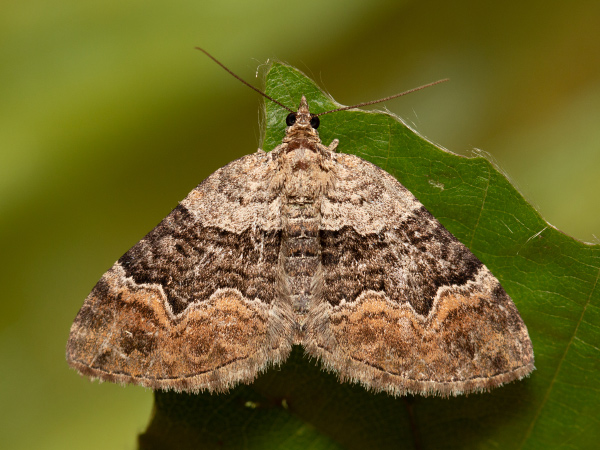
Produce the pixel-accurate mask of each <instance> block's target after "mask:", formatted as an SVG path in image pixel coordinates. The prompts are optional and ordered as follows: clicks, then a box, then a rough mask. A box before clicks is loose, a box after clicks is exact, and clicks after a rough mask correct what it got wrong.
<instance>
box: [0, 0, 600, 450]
mask: <svg viewBox="0 0 600 450" xmlns="http://www.w3.org/2000/svg"><path fill="white" fill-rule="evenodd" d="M486 3H487V2H486ZM0 11H1V14H0V24H1V25H0V255H1V256H2V258H1V263H0V264H1V271H0V276H1V277H2V279H1V282H2V287H3V289H2V300H1V302H2V312H1V316H0V324H1V328H0V374H1V375H0V377H1V378H0V405H1V406H0V423H2V426H1V427H0V430H1V431H0V439H1V441H0V442H2V446H3V448H10V449H31V448H40V449H41V448H44V449H53V448H56V449H58V448H60V449H65V448H86V449H87V448H90V449H93V448H98V449H104V448H122V449H127V448H134V447H135V442H136V435H137V434H138V433H139V432H141V431H143V430H144V428H145V426H146V424H147V422H148V419H149V417H150V413H151V407H152V394H151V392H150V391H147V390H144V389H142V388H139V387H128V388H122V387H119V386H115V385H111V384H104V385H101V386H100V385H98V384H97V383H94V384H92V383H90V382H89V381H87V380H86V379H83V378H81V377H79V376H78V375H77V374H76V373H75V372H74V371H71V370H69V369H68V367H67V364H66V362H65V360H64V348H65V343H66V340H67V335H68V331H69V327H70V325H71V321H72V320H73V318H74V317H75V314H76V313H77V311H78V309H79V308H80V306H81V304H82V303H83V300H84V298H85V297H86V295H87V294H88V293H89V291H90V290H91V288H92V287H93V285H94V284H95V283H96V281H97V280H98V279H99V278H100V276H101V275H102V273H103V272H104V271H105V270H106V269H108V268H109V267H110V266H111V265H112V263H113V262H114V261H115V260H116V259H117V258H119V257H120V256H121V255H122V254H123V253H124V252H125V251H126V250H127V249H128V248H129V247H130V246H132V245H133V244H135V243H136V242H137V241H138V240H139V239H140V238H141V237H143V236H144V234H145V233H147V232H148V231H149V230H150V229H151V228H152V227H153V226H154V225H156V224H157V223H158V222H159V221H160V220H161V219H162V218H163V217H164V216H165V215H166V214H168V213H169V212H170V211H171V209H172V208H173V207H175V206H176V204H177V202H178V201H179V200H181V199H182V198H183V197H185V195H186V194H187V193H188V192H189V191H190V190H191V189H192V188H194V187H195V186H196V184H198V183H199V182H200V181H201V180H202V179H204V178H205V177H206V176H207V175H208V174H210V173H211V172H213V171H214V170H216V169H217V168H218V167H220V166H222V165H224V164H225V163H227V162H229V161H231V160H232V159H234V158H237V157H240V156H242V155H244V154H247V153H250V152H253V151H255V150H256V148H257V147H258V145H259V141H260V116H261V115H260V111H261V99H260V98H259V96H258V95H257V94H255V93H253V92H252V91H250V90H249V89H247V88H245V87H244V86H243V85H241V84H240V83H238V82H237V81H235V80H234V79H233V78H231V77H230V76H229V75H227V74H226V73H225V72H224V71H223V70H222V69H220V68H219V67H218V66H216V65H215V64H214V63H213V62H211V61H210V60H209V59H208V58H206V57H205V56H204V55H202V54H201V53H200V52H198V51H196V50H194V49H193V47H194V46H196V45H200V46H203V47H204V48H206V49H207V50H209V51H211V52H212V53H213V54H214V55H215V56H217V57H218V58H219V59H221V60H222V61H223V62H224V63H225V64H227V65H228V66H229V67H230V68H231V69H232V70H234V71H235V72H237V73H238V74H239V75H241V76H242V77H244V78H245V79H247V80H248V81H250V82H252V83H254V84H256V85H258V86H261V83H262V75H261V74H262V72H261V71H260V70H259V72H258V73H259V75H258V78H256V73H257V68H259V69H260V68H261V67H263V66H262V65H263V64H264V63H265V62H266V61H267V60H268V59H269V58H271V59H273V58H275V59H279V60H282V61H285V62H288V63H290V64H292V65H294V66H296V67H298V68H299V69H301V70H303V71H304V72H305V73H307V74H308V75H309V76H311V77H313V78H314V79H315V80H316V81H317V82H318V83H319V84H320V85H321V86H322V87H323V88H324V89H325V90H327V91H328V92H329V93H330V94H331V95H333V97H334V98H335V99H336V100H337V101H339V102H341V103H344V104H353V103H358V102H362V101H367V100H372V99H375V98H379V97H383V96H387V95H390V94H393V93H396V92H399V91H402V90H405V89H409V88H412V87H414V86H417V85H420V84H423V83H426V82H429V81H433V80H436V79H439V78H444V77H449V78H451V82H450V83H446V84H443V85H441V86H437V87H434V88H431V89H429V90H426V91H422V92H419V93H417V94H413V95H411V96H409V97H404V98H402V99H399V100H395V101H392V102H389V103H387V104H386V105H385V106H386V107H387V108H388V109H389V110H390V111H392V112H394V113H396V114H398V115H400V116H401V117H403V118H404V119H405V120H406V121H407V122H408V123H410V124H412V126H413V127H414V128H415V129H416V130H417V131H419V132H420V133H421V134H423V135H424V136H426V137H427V138H429V139H430V140H432V141H433V142H435V143H437V144H440V145H441V146H443V147H445V148H447V149H449V150H452V151H454V152H456V153H460V154H464V155H472V154H473V151H474V150H473V149H474V148H478V149H482V150H483V151H484V152H486V153H487V154H489V155H490V157H491V158H492V160H493V161H495V162H496V164H498V166H499V167H500V168H501V170H503V171H504V172H505V173H506V174H507V176H508V177H509V178H510V179H511V180H512V181H513V182H514V183H515V184H516V186H517V187H518V188H519V189H520V191H521V192H522V193H523V194H524V195H525V197H526V198H527V199H529V200H530V201H531V202H532V203H533V205H535V206H536V207H537V208H538V210H539V211H540V212H541V214H542V215H543V216H544V217H545V218H546V219H547V220H548V221H549V222H550V223H552V224H553V225H555V226H556V227H558V228H559V229H561V230H563V231H564V232H566V233H567V234H569V235H572V236H574V237H576V238H578V239H581V240H584V241H593V242H598V239H597V237H596V236H598V233H599V232H600V214H599V210H600V200H599V198H600V196H599V195H598V193H599V192H600V125H599V124H600V2H596V1H587V2H583V1H575V2H548V1H544V2H542V1H532V2H516V1H510V2H496V3H490V4H484V2H478V1H464V2H447V1H420V2H410V1H405V2H402V1H397V2H392V1H385V2H384V1H374V0H371V1H369V2H365V1H354V0H345V1H329V2H324V1H314V0H305V1H303V2H287V3H286V2H282V1H254V2H246V1H231V0H230V1H220V2H199V1H195V2H194V1H185V0H175V1H171V2H158V1H155V0H150V1H144V2H142V1H134V0H120V1H118V2H117V1H111V0H107V1H104V2H102V3H100V2H81V1H73V0H70V1H68V0H57V1H54V2H46V1H39V0H38V1H34V0H25V1H20V2H17V1H15V0H8V1H4V2H3V3H2V6H1V7H0Z"/></svg>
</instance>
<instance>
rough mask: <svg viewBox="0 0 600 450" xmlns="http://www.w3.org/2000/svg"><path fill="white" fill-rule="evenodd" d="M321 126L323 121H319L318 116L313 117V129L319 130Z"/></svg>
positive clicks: (311, 122)
mask: <svg viewBox="0 0 600 450" xmlns="http://www.w3.org/2000/svg"><path fill="white" fill-rule="evenodd" d="M320 124H321V121H320V120H319V118H318V117H317V116H312V117H311V118H310V126H311V127H313V129H315V130H316V129H317V128H319V125H320Z"/></svg>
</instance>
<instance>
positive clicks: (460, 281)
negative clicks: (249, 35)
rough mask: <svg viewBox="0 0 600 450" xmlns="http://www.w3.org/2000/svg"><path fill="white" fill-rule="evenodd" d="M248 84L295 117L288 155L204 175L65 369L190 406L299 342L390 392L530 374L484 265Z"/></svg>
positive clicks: (527, 353)
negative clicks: (185, 398) (187, 396)
mask: <svg viewBox="0 0 600 450" xmlns="http://www.w3.org/2000/svg"><path fill="white" fill-rule="evenodd" d="M203 51H204V50H203ZM205 53H206V52H205ZM207 54H208V53H207ZM208 56H210V55H208ZM210 57H211V58H213V57H212V56H210ZM213 59H214V58H213ZM215 61H216V60H215ZM217 63H218V64H220V65H221V66H223V65H222V64H221V63H219V62H218V61H217ZM223 67H224V66H223ZM225 69H226V70H228V71H229V69H227V68H225ZM229 72H230V73H231V71H229ZM233 75H234V76H235V77H236V78H238V79H239V77H237V75H235V74H233ZM241 81H242V82H244V83H245V84H247V85H249V84H248V83H246V82H245V81H243V80H241ZM249 86H250V87H252V88H253V89H255V90H257V91H258V92H260V93H261V94H262V95H264V96H265V97H267V98H269V99H270V100H272V101H274V102H276V103H278V104H279V105H281V106H282V107H284V108H286V109H288V110H290V114H289V115H288V116H287V119H286V123H287V129H286V132H285V136H284V137H283V140H282V142H281V144H280V145H279V146H278V147H277V148H275V149H274V150H273V151H271V152H269V153H265V152H263V151H262V150H260V149H259V150H258V151H257V152H256V153H253V154H250V155H247V156H244V157H242V158H240V159H238V160H236V161H233V162H231V163H229V164H228V165H226V166H225V167H222V168H221V169H219V170H217V171H216V172H215V173H213V174H212V175H210V176H209V177H208V178H207V179H205V180H204V181H203V182H202V183H200V184H199V185H198V186H197V187H196V188H195V189H194V190H193V191H192V192H190V193H189V195H188V196H187V197H186V198H185V199H184V200H183V201H182V202H180V204H179V205H178V206H177V207H176V208H175V209H174V210H173V211H172V212H171V213H170V214H169V215H168V216H167V217H166V218H165V219H164V220H163V221H162V222H161V223H160V224H159V225H158V226H156V228H154V229H153V230H152V231H151V232H150V233H148V234H147V235H146V236H145V237H144V238H143V239H142V240H141V241H139V242H138V243H137V244H136V245H135V246H134V247H133V248H131V249H130V250H129V251H128V252H127V253H125V255H123V256H122V257H121V258H120V259H119V260H118V261H117V262H116V263H115V264H114V265H113V266H112V267H111V268H110V270H108V272H106V273H105V274H104V275H103V276H102V278H101V279H100V281H99V282H98V283H97V284H96V286H95V287H94V289H93V290H92V292H91V293H90V294H89V296H88V297H87V298H86V300H85V303H84V304H83V307H82V308H81V310H80V311H79V314H78V315H77V317H76V319H75V321H74V323H73V325H72V327H71V332H70V336H69V340H68V344H67V360H68V362H69V364H70V365H71V366H72V367H73V368H75V369H77V370H78V371H79V372H80V373H81V374H84V375H87V376H89V377H91V378H93V379H95V378H98V379H100V380H106V381H112V382H117V383H132V384H138V385H142V386H146V387H150V388H152V389H165V390H168V389H173V390H176V391H185V392H199V391H204V390H207V391H210V392H224V391H227V390H228V389H230V388H231V387H232V386H234V385H235V384H237V383H250V382H252V380H254V378H255V377H256V376H257V375H258V374H259V373H260V372H261V371H264V370H266V368H267V367H268V366H269V365H273V364H275V365H276V364H280V363H282V362H283V361H285V360H286V358H287V357H288V355H289V353H290V351H291V349H292V346H294V345H301V346H303V347H304V349H305V352H306V353H307V354H308V355H310V356H312V357H316V358H318V359H320V360H321V362H322V363H323V365H324V367H325V368H326V369H327V370H331V371H335V372H337V374H338V375H339V377H340V379H341V380H342V381H352V382H359V383H361V384H362V385H364V386H365V387H366V388H369V389H372V390H375V391H385V392H387V393H389V394H392V395H404V394H407V393H411V394H421V395H425V396H426V395H441V396H450V395H458V394H462V393H471V392H480V391H487V390H489V389H491V388H494V387H496V386H500V385H502V384H504V383H507V382H510V381H513V380H517V379H520V378H522V377H524V376H526V375H528V374H529V373H530V372H531V371H532V370H533V369H534V359H533V350H532V346H531V341H530V338H529V335H528V332H527V328H526V326H525V324H524V323H523V320H522V319H521V317H520V315H519V312H518V311H517V308H516V307H515V305H514V303H513V302H512V300H511V299H510V297H509V296H508V295H507V293H506V292H505V290H504V289H503V288H502V286H501V285H500V283H499V282H498V280H497V279H496V278H495V277H494V276H493V275H492V273H491V272H490V271H489V270H488V269H487V268H486V266H485V265H484V264H483V263H482V262H481V261H480V260H479V259H477V257H475V256H474V255H473V254H472V253H471V252H470V251H469V249H467V248H466V247H465V246H464V245H463V244H462V243H461V242H459V241H458V240H457V239H456V238H455V237H454V236H453V235H452V234H450V232H448V231H447V230H446V229H445V228H444V227H443V226H442V225H441V224H440V223H439V222H438V221H437V220H436V219H435V218H434V217H433V216H432V215H431V214H430V213H429V211H427V209H426V208H425V207H424V206H423V205H422V204H421V203H420V202H419V201H418V200H417V199H416V198H415V197H414V196H413V195H412V194H411V193H410V192H409V191H408V190H407V189H406V188H405V187H404V186H402V185H401V184H400V183H399V182H398V181H397V180H396V179H395V178H394V177H393V176H391V175H390V174H388V173H387V172H385V171H384V170H382V169H380V168H379V167H377V166H375V165H374V164H371V163H370V162H367V161H365V160H363V159H361V158H359V157H357V156H354V155H349V154H343V153H338V152H336V147H337V145H338V140H337V139H336V140H334V141H333V142H331V144H330V145H329V146H325V145H323V144H322V143H321V140H320V139H319V134H318V132H317V128H318V126H319V116H320V115H322V114H325V113H321V114H319V115H315V114H311V112H310V109H309V105H308V103H307V100H306V98H304V97H302V100H301V102H300V105H299V107H298V109H297V110H295V111H294V110H291V109H289V108H287V107H286V106H285V105H282V104H281V103H279V102H277V101H276V100H274V99H272V98H270V97H268V96H267V95H266V94H264V93H262V92H261V91H259V90H258V89H256V88H254V87H253V86H251V85H249ZM398 95H402V94H398ZM398 95H397V96H398ZM393 97H395V96H393ZM393 97H390V98H393ZM383 100H386V99H383ZM371 103H376V102H369V103H368V104H371ZM363 105H364V104H361V105H357V106H363ZM349 108H350V107H348V108H342V109H349ZM329 112H332V111H328V112H326V113H329Z"/></svg>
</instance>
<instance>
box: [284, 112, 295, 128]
mask: <svg viewBox="0 0 600 450" xmlns="http://www.w3.org/2000/svg"><path fill="white" fill-rule="evenodd" d="M285 123H286V124H287V126H288V127H291V126H292V125H294V124H295V123H296V113H289V114H288V115H287V117H286V118H285Z"/></svg>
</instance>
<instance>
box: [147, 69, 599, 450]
mask: <svg viewBox="0 0 600 450" xmlns="http://www.w3.org/2000/svg"><path fill="white" fill-rule="evenodd" d="M267 93H268V94H269V95H271V96H272V97H274V98H276V99H277V100H279V101H281V102H282V103H284V104H286V105H289V106H290V107H292V108H295V107H296V106H297V105H298V103H299V101H300V97H301V95H305V96H306V97H307V99H308V102H309V105H310V106H311V111H312V112H313V113H318V112H321V111H324V110H328V109H333V108H335V107H336V106H337V105H336V104H335V103H334V102H333V100H332V99H330V98H328V97H327V96H326V95H325V94H323V93H322V92H321V91H320V90H319V89H318V88H317V87H316V85H315V84H314V83H313V82H312V81H311V80H309V79H307V78H305V77H304V76H303V75H302V74H301V73H300V72H298V71H297V70H295V69H293V68H291V67H288V66H285V65H282V64H274V65H273V66H272V67H271V70H270V71H269V73H268V76H267ZM286 115H287V111H285V110H282V109H281V108H280V107H278V106H277V105H274V104H272V103H270V102H268V103H267V105H266V122H267V129H266V132H265V137H264V141H263V148H264V149H265V150H271V149H273V148H274V147H275V146H276V145H277V144H278V143H279V142H280V141H281V138H282V136H283V130H284V128H285V120H284V119H285V116H286ZM321 119H322V120H321V127H320V129H319V131H320V134H321V138H322V140H323V143H324V144H326V145H328V144H329V142H330V141H331V140H332V139H334V138H337V139H339V140H340V145H339V147H338V150H339V151H340V152H344V153H353V154H356V155H358V156H360V157H362V158H364V159H367V160H369V161H371V162H373V163H375V164H377V165H379V166H380V167H382V168H383V169H385V170H387V171H388V172H390V173H391V174H392V175H394V176H395V177H396V178H397V179H398V180H399V181H400V182H401V183H402V184H403V185H404V186H406V187H407V188H408V189H409V190H410V191H412V192H413V194H415V195H416V196H417V198H419V199H420V201H421V202H422V203H423V204H424V205H425V206H426V207H427V208H428V209H429V210H430V211H431V213H432V214H433V215H434V216H436V217H437V218H438V219H439V220H440V221H441V222H442V223H443V224H444V225H445V226H446V227H447V228H448V229H449V230H450V232H452V233H453V234H454V235H455V236H456V237H457V238H458V239H460V240H461V241H462V242H463V243H465V244H466V245H467V246H468V247H469V248H470V249H471V250H472V251H473V252H474V253H475V254H476V255H477V256H478V257H479V258H480V259H481V260H482V261H483V262H484V263H485V264H486V265H487V266H488V267H489V268H490V270H491V271H492V272H493V273H494V274H495V275H496V277H498V279H499V280H500V281H501V282H502V284H503V286H504V287H505V289H506V290H507V292H508V293H509V294H510V296H511V297H512V298H513V299H514V302H515V304H516V305H517V307H518V309H519V311H520V312H521V316H522V317H523V320H524V321H525V323H526V324H527V326H528V328H529V333H530V335H531V339H532V341H533V347H534V352H535V358H536V367H537V370H536V371H534V372H533V374H532V375H531V377H530V378H528V379H525V380H522V381H518V382H514V383H512V384H509V385H507V386H503V387H501V388H498V389H495V390H494V391H492V392H490V393H486V394H472V395H470V396H468V397H466V396H461V397H456V398H448V399H442V398H431V397H430V398H424V397H420V396H414V397H412V396H409V397H403V398H394V397H391V396H389V395H387V394H382V393H373V392H368V391H366V390H365V389H363V388H362V387H360V386H358V385H350V384H341V383H339V382H338V381H337V378H336V376H335V375H334V374H330V373H326V372H324V371H322V370H320V368H319V363H318V362H317V361H314V360H313V361H310V360H308V359H307V358H304V357H303V355H302V350H301V349H299V348H296V349H294V351H293V353H292V355H291V356H290V358H289V360H288V361H287V362H286V363H285V364H283V365H282V366H281V367H279V368H271V369H269V370H268V371H267V372H266V373H265V374H263V375H261V376H260V377H259V378H258V379H257V380H256V381H255V382H254V383H253V384H251V385H242V386H238V387H237V388H235V389H233V390H232V391H231V392H229V393H227V394H219V395H210V394H200V395H185V394H175V393H164V392H157V393H156V396H155V399H156V408H155V414H154V416H153V419H152V421H151V423H150V425H149V428H148V430H147V431H146V432H145V434H143V435H142V436H141V437H140V447H141V448H142V449H154V448H168V447H177V448H248V449H253V448H269V449H274V448H285V449H294V448H299V449H300V448H312V449H322V448H327V449H329V448H351V449H364V448H378V449H387V448H390V449H398V448H409V449H454V448H460V449H471V448H473V449H474V448H477V449H488V448H489V449H492V448H494V449H515V448H516V449H538V448H565V449H567V448H572V449H585V448H596V446H597V445H598V442H599V441H600V426H599V422H600V407H599V405H600V395H599V388H598V386H600V351H599V347H600V310H599V309H598V306H599V303H600V283H599V282H598V280H599V276H600V246H598V245H595V246H592V245H587V244H584V243H581V242H578V241H576V240H575V239H573V238H570V237H569V236H566V235H564V234H563V233H561V232H560V231H558V230H556V229H554V228H553V227H552V226H550V225H548V224H547V223H546V222H544V220H543V219H542V218H541V217H540V216H539V214H538V213H537V212H536V211H535V209H534V208H533V207H532V206H531V205H529V204H528V203H527V202H526V201H525V200H524V199H523V197H522V196H521V195H520V194H519V193H518V192H517V191H516V190H515V188H514V187H513V186H512V185H511V184H510V183H509V182H508V181H507V179H506V178H505V176H504V175H502V174H501V173H499V172H498V171H497V170H496V169H495V168H494V167H493V165H492V164H490V162H489V161H487V160H486V159H485V158H482V157H475V158H464V157H460V156H457V155H454V154H452V153H449V152H447V151H444V150H442V149H440V148H437V147H435V146H434V145H432V144H431V143H429V142H427V141H425V140H424V139H423V138H421V137H420V136H418V135H417V134H416V133H414V132H413V131H411V130H410V129H409V128H408V127H407V126H405V125H404V124H402V123H401V122H399V121H398V120H397V119H396V118H394V117H392V116H390V115H388V114H383V113H372V112H365V111H343V112H338V113H334V114H331V115H326V116H323V117H322V118H321ZM524 151H525V150H524Z"/></svg>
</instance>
